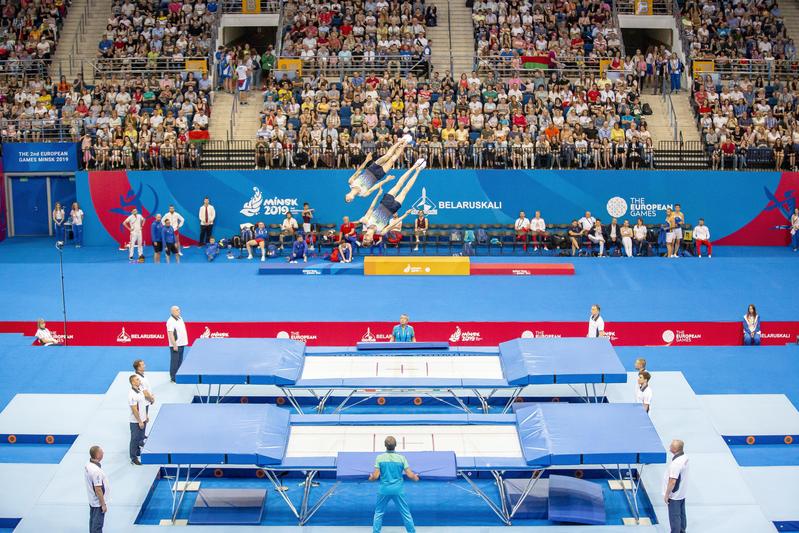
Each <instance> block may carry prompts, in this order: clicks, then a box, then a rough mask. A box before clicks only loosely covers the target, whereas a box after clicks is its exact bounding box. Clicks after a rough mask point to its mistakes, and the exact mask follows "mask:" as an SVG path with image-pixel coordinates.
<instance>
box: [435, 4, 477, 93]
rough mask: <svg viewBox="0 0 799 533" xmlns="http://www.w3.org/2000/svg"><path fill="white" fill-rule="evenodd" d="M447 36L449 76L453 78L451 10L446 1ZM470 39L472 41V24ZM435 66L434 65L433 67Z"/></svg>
mask: <svg viewBox="0 0 799 533" xmlns="http://www.w3.org/2000/svg"><path fill="white" fill-rule="evenodd" d="M447 35H448V36H449V49H450V53H449V75H450V76H452V77H453V78H454V77H455V58H454V57H453V55H452V10H451V9H450V3H449V0H447ZM472 39H474V24H472ZM433 66H435V65H433Z"/></svg>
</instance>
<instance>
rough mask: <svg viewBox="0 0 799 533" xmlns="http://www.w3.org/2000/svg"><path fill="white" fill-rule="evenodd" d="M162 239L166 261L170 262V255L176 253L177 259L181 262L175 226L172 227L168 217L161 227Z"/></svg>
mask: <svg viewBox="0 0 799 533" xmlns="http://www.w3.org/2000/svg"><path fill="white" fill-rule="evenodd" d="M161 240H162V241H163V243H164V251H165V252H166V262H167V263H169V256H171V255H172V254H175V261H176V262H178V263H180V254H178V246H177V244H176V242H175V228H174V227H172V223H171V222H170V221H169V219H168V218H167V219H166V220H164V227H163V228H162V229H161Z"/></svg>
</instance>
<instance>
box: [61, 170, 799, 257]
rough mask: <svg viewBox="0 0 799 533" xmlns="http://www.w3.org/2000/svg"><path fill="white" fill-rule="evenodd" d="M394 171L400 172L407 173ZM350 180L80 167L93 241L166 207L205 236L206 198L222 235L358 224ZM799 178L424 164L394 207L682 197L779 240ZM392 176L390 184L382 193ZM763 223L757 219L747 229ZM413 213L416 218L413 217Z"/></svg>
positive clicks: (483, 209) (482, 219)
mask: <svg viewBox="0 0 799 533" xmlns="http://www.w3.org/2000/svg"><path fill="white" fill-rule="evenodd" d="M392 174H393V175H395V176H397V177H399V176H400V175H401V174H402V171H401V170H400V171H394V172H392ZM350 176H351V172H350V171H348V170H328V171H321V170H320V171H313V170H308V171H303V170H269V171H169V172H158V171H127V172H126V171H116V172H90V173H85V172H80V173H78V174H77V175H76V177H77V182H78V183H77V186H78V200H79V201H80V202H81V204H82V208H83V210H84V211H85V212H86V215H87V218H86V226H85V228H86V230H85V231H86V239H87V243H89V244H92V243H95V244H100V243H110V242H113V241H116V242H125V239H127V235H126V232H125V231H124V229H123V228H122V226H121V224H122V221H123V220H124V218H125V217H126V216H127V214H128V213H129V212H130V210H131V209H132V208H133V207H136V208H137V209H138V210H139V212H140V213H143V214H144V216H145V217H147V218H148V219H149V218H150V217H152V216H154V215H155V214H156V213H164V212H166V211H167V209H168V207H169V205H174V206H175V209H176V210H177V211H178V212H180V213H181V214H182V215H183V216H184V218H185V219H186V226H185V227H184V229H183V230H182V234H183V235H184V236H185V237H187V238H189V239H197V238H198V237H199V231H200V220H199V208H200V205H201V204H202V201H203V198H204V197H205V196H208V197H209V198H210V200H211V203H212V204H213V205H214V207H215V208H216V213H217V218H216V224H215V228H214V233H215V234H216V235H217V236H230V235H233V234H235V233H238V231H239V225H240V224H242V223H244V222H251V223H254V222H258V221H263V222H265V223H266V224H267V225H268V224H278V223H280V222H281V221H282V219H283V218H284V217H285V213H286V212H288V211H291V212H292V213H294V214H295V215H298V214H299V212H300V211H301V210H302V206H303V203H304V202H308V203H309V204H310V206H311V207H312V208H313V209H314V222H319V223H336V224H338V223H340V222H341V219H342V217H343V216H349V217H350V218H351V219H352V220H357V219H358V218H360V217H361V216H363V215H364V214H365V212H366V211H367V209H368V208H369V205H370V204H371V202H372V200H373V198H372V197H369V198H355V200H354V201H352V202H347V201H346V199H345V195H346V194H347V192H349V186H348V182H347V180H348V178H349V177H350ZM797 181H799V174H791V173H786V174H780V173H777V172H710V171H683V172H671V171H555V170H506V171H500V170H455V171H451V170H449V171H448V170H424V171H422V173H421V174H420V175H419V178H418V179H417V181H416V183H415V184H414V186H413V187H412V189H410V191H409V192H408V194H407V196H406V197H405V198H404V199H403V200H402V207H401V208H400V210H399V211H398V212H399V214H400V215H402V214H404V213H405V212H406V211H408V210H414V211H415V210H424V211H425V212H427V214H428V215H429V216H430V220H431V222H432V223H441V224H446V223H451V224H508V225H510V224H512V223H513V221H514V220H515V219H516V217H517V216H518V214H519V211H525V213H526V215H527V216H528V217H532V216H533V215H534V213H535V211H536V210H540V211H541V213H542V216H543V217H544V219H545V220H546V221H547V222H548V223H551V224H568V223H569V222H571V221H572V220H573V219H578V218H580V217H581V216H583V214H584V213H585V211H591V212H592V214H593V215H594V216H595V217H597V218H599V219H601V220H602V221H603V222H605V223H607V222H610V219H611V217H616V218H618V219H619V221H620V222H621V221H623V220H629V221H630V223H631V224H634V223H635V221H636V219H637V218H639V217H640V218H642V219H643V220H644V222H645V223H647V224H652V223H660V222H662V221H663V220H664V219H665V213H666V209H667V207H670V206H672V205H674V204H676V203H680V204H681V205H682V210H683V211H684V212H685V213H686V217H687V221H688V223H690V224H696V222H697V220H698V219H699V218H700V217H703V218H704V219H705V221H706V223H707V225H708V226H709V227H710V230H711V232H712V238H713V239H714V240H716V241H717V240H719V239H721V238H723V237H728V236H731V235H733V234H736V235H737V237H736V238H737V241H736V242H728V243H727V244H782V241H781V240H780V239H783V237H784V236H783V235H782V233H779V238H778V239H776V240H775V238H773V234H776V233H777V232H776V231H775V230H773V227H774V225H776V224H779V223H780V221H781V220H785V213H788V216H790V212H791V211H792V209H793V207H792V206H794V205H795V204H796V200H795V198H794V196H793V194H794V192H793V191H794V190H799V186H795V185H797V183H796V182H797ZM396 183H397V180H394V181H391V182H389V183H388V184H387V185H386V186H385V189H384V191H383V192H384V193H387V192H389V190H390V188H391V187H393V186H395V185H396ZM398 199H399V198H398ZM764 213H765V215H764ZM756 219H757V220H759V221H760V222H759V223H758V226H757V227H755V226H749V227H748V228H747V226H748V225H750V222H752V221H755V220H756ZM405 220H406V222H407V223H409V224H411V223H412V218H407V219H405ZM769 224H770V225H771V226H768V225H769ZM761 226H762V228H761ZM406 227H407V225H406ZM745 228H746V229H745ZM744 229H745V230H744ZM741 231H743V233H741Z"/></svg>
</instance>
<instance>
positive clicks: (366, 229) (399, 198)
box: [358, 159, 427, 246]
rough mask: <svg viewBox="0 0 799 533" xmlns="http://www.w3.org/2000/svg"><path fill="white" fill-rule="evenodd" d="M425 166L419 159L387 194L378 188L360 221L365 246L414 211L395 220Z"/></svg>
mask: <svg viewBox="0 0 799 533" xmlns="http://www.w3.org/2000/svg"><path fill="white" fill-rule="evenodd" d="M425 166H427V163H426V162H425V160H424V159H419V160H417V161H416V163H414V164H413V166H412V167H411V168H409V169H408V171H407V172H405V174H403V175H402V176H401V177H400V178H399V179H398V180H397V183H396V184H395V185H394V186H393V187H392V188H391V189H390V190H389V191H388V192H387V193H385V194H382V192H383V189H382V188H378V190H377V191H378V192H377V194H376V195H375V197H374V200H372V205H370V206H369V210H368V211H367V212H366V213H365V214H364V215H363V216H362V217H361V218H360V220H359V221H358V222H360V223H361V224H362V225H363V241H362V244H363V246H371V245H372V244H373V242H374V240H375V235H380V236H383V235H385V234H386V233H388V232H389V231H391V230H393V229H396V227H397V226H398V225H400V224H401V223H402V219H404V218H405V217H406V216H408V214H409V213H410V212H411V211H412V209H409V210H408V211H406V212H405V214H403V215H402V216H400V217H398V218H393V217H394V214H395V213H397V212H398V211H399V210H400V209H402V202H404V201H405V197H406V196H408V192H410V190H411V189H412V188H413V185H414V183H416V178H417V177H419V173H420V172H421V171H422V170H423V169H424V168H425ZM378 199H379V201H380V203H379V204H378Z"/></svg>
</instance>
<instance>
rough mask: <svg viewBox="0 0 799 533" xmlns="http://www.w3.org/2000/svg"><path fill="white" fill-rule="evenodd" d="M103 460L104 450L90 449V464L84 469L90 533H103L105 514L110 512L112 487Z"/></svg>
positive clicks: (95, 447)
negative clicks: (101, 462) (104, 470)
mask: <svg viewBox="0 0 799 533" xmlns="http://www.w3.org/2000/svg"><path fill="white" fill-rule="evenodd" d="M102 460H103V449H102V448H100V447H99V446H92V447H91V448H89V462H88V463H86V466H85V467H84V469H83V474H84V477H85V478H86V493H87V495H88V496H89V533H102V531H103V524H104V523H105V513H107V512H108V499H109V496H110V495H111V486H110V485H109V484H108V477H107V476H106V475H105V472H103V467H102V465H101V464H100V461H102Z"/></svg>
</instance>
